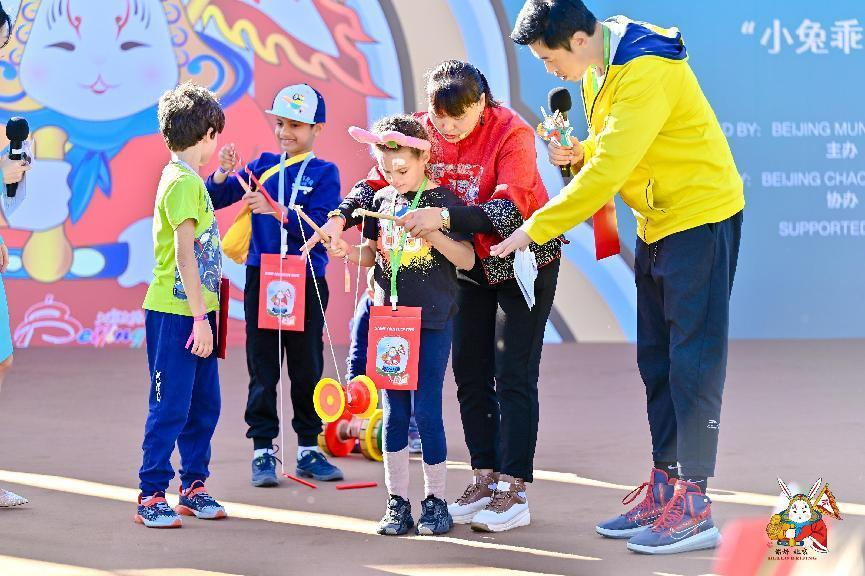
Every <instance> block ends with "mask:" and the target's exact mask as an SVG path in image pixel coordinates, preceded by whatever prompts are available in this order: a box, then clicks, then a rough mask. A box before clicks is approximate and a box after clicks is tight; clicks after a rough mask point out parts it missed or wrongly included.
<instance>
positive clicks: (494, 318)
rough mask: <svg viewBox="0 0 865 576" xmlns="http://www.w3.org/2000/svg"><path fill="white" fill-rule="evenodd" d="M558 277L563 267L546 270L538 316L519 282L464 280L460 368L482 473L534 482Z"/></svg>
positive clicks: (474, 458) (475, 463) (475, 460)
mask: <svg viewBox="0 0 865 576" xmlns="http://www.w3.org/2000/svg"><path fill="white" fill-rule="evenodd" d="M558 276H559V261H558V260H554V261H553V262H551V263H550V264H547V265H546V266H544V267H543V268H541V269H540V270H539V271H538V279H537V282H536V283H535V306H534V308H532V309H531V310H529V308H528V305H527V304H526V301H525V299H524V298H523V295H522V292H521V291H520V287H519V286H518V285H517V282H516V280H513V279H511V280H508V281H506V282H503V283H501V284H497V285H495V286H489V285H478V284H475V283H473V282H471V281H468V280H463V279H461V280H460V281H459V285H460V290H459V294H458V297H457V298H458V303H459V312H458V313H457V316H456V320H455V323H454V340H453V369H454V378H455V379H456V383H457V398H458V399H459V403H460V415H461V417H462V422H463V432H464V433H465V437H466V445H467V446H468V449H469V453H470V454H471V464H472V468H474V469H484V468H486V469H493V470H495V471H497V472H501V473H502V474H507V475H509V476H513V477H515V478H522V479H524V480H525V481H526V482H531V481H532V469H533V461H534V457H535V444H537V439H538V375H539V372H540V364H541V350H542V348H543V345H544V329H545V327H546V324H547V318H549V315H550V311H551V310H552V307H553V297H554V296H555V294H556V282H557V281H558Z"/></svg>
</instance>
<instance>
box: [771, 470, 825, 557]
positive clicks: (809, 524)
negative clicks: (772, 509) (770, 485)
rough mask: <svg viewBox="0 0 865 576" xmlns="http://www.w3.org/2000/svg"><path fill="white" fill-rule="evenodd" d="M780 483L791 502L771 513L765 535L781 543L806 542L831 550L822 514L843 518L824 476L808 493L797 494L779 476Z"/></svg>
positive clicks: (818, 549) (821, 549) (792, 544)
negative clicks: (782, 508)
mask: <svg viewBox="0 0 865 576" xmlns="http://www.w3.org/2000/svg"><path fill="white" fill-rule="evenodd" d="M778 484H779V485H780V486H781V490H783V491H784V495H785V496H786V497H787V500H788V504H787V508H786V509H785V510H783V511H782V512H780V513H778V514H774V515H773V516H772V518H771V520H770V521H769V524H768V525H767V526H766V535H767V536H769V538H770V539H772V541H774V542H776V543H777V544H778V545H780V546H807V547H808V548H811V549H813V550H816V551H817V552H821V553H826V552H828V551H829V544H828V528H827V526H826V522H824V521H823V516H824V515H827V516H830V517H832V518H836V519H838V520H840V519H841V513H840V512H839V510H838V504H837V503H836V502H835V496H834V495H833V494H832V492H830V491H829V484H826V485H825V486H823V479H822V478H819V479H818V480H817V481H816V482H814V485H813V486H811V490H810V491H809V492H808V495H807V496H806V495H805V494H795V495H794V494H793V493H792V492H791V491H790V488H788V487H787V485H786V484H785V483H784V481H783V480H781V479H780V478H778ZM821 486H823V488H822V490H821V489H820V487H821Z"/></svg>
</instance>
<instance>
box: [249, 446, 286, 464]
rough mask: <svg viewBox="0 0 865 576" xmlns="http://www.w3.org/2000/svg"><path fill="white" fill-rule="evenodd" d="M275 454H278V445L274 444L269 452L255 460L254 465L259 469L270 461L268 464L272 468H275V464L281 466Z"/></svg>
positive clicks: (280, 461)
mask: <svg viewBox="0 0 865 576" xmlns="http://www.w3.org/2000/svg"><path fill="white" fill-rule="evenodd" d="M277 452H279V444H274V445H273V448H272V451H271V452H265V453H264V454H262V455H261V456H259V457H258V458H256V459H255V465H256V466H258V467H259V468H261V467H262V466H264V464H265V462H267V461H270V462H268V463H270V464H273V467H274V468H276V464H275V462H279V463H280V464H282V460H280V459H279V457H277V455H276V453H277Z"/></svg>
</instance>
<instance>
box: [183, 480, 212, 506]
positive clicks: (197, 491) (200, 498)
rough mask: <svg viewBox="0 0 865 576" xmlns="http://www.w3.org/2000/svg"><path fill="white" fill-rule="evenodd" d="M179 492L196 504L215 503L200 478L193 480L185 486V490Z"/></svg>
mask: <svg viewBox="0 0 865 576" xmlns="http://www.w3.org/2000/svg"><path fill="white" fill-rule="evenodd" d="M181 494H182V495H183V496H185V497H186V498H189V499H190V500H192V501H193V502H195V503H197V504H202V505H204V504H211V503H214V504H215V502H216V501H215V500H214V499H213V496H211V495H210V494H209V493H208V492H207V490H206V489H205V488H204V482H202V481H201V480H196V481H195V482H193V483H192V485H191V486H190V487H189V488H187V489H186V490H182V491H181Z"/></svg>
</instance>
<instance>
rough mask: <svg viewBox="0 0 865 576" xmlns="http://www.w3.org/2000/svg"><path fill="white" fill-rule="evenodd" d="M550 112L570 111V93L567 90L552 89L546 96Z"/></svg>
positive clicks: (560, 88)
mask: <svg viewBox="0 0 865 576" xmlns="http://www.w3.org/2000/svg"><path fill="white" fill-rule="evenodd" d="M547 103H548V104H549V105H550V112H554V111H556V110H558V111H559V112H563V113H564V112H568V111H569V110H570V109H571V93H570V92H568V89H567V88H562V87H559V88H553V89H552V90H550V93H549V95H548V96H547Z"/></svg>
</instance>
